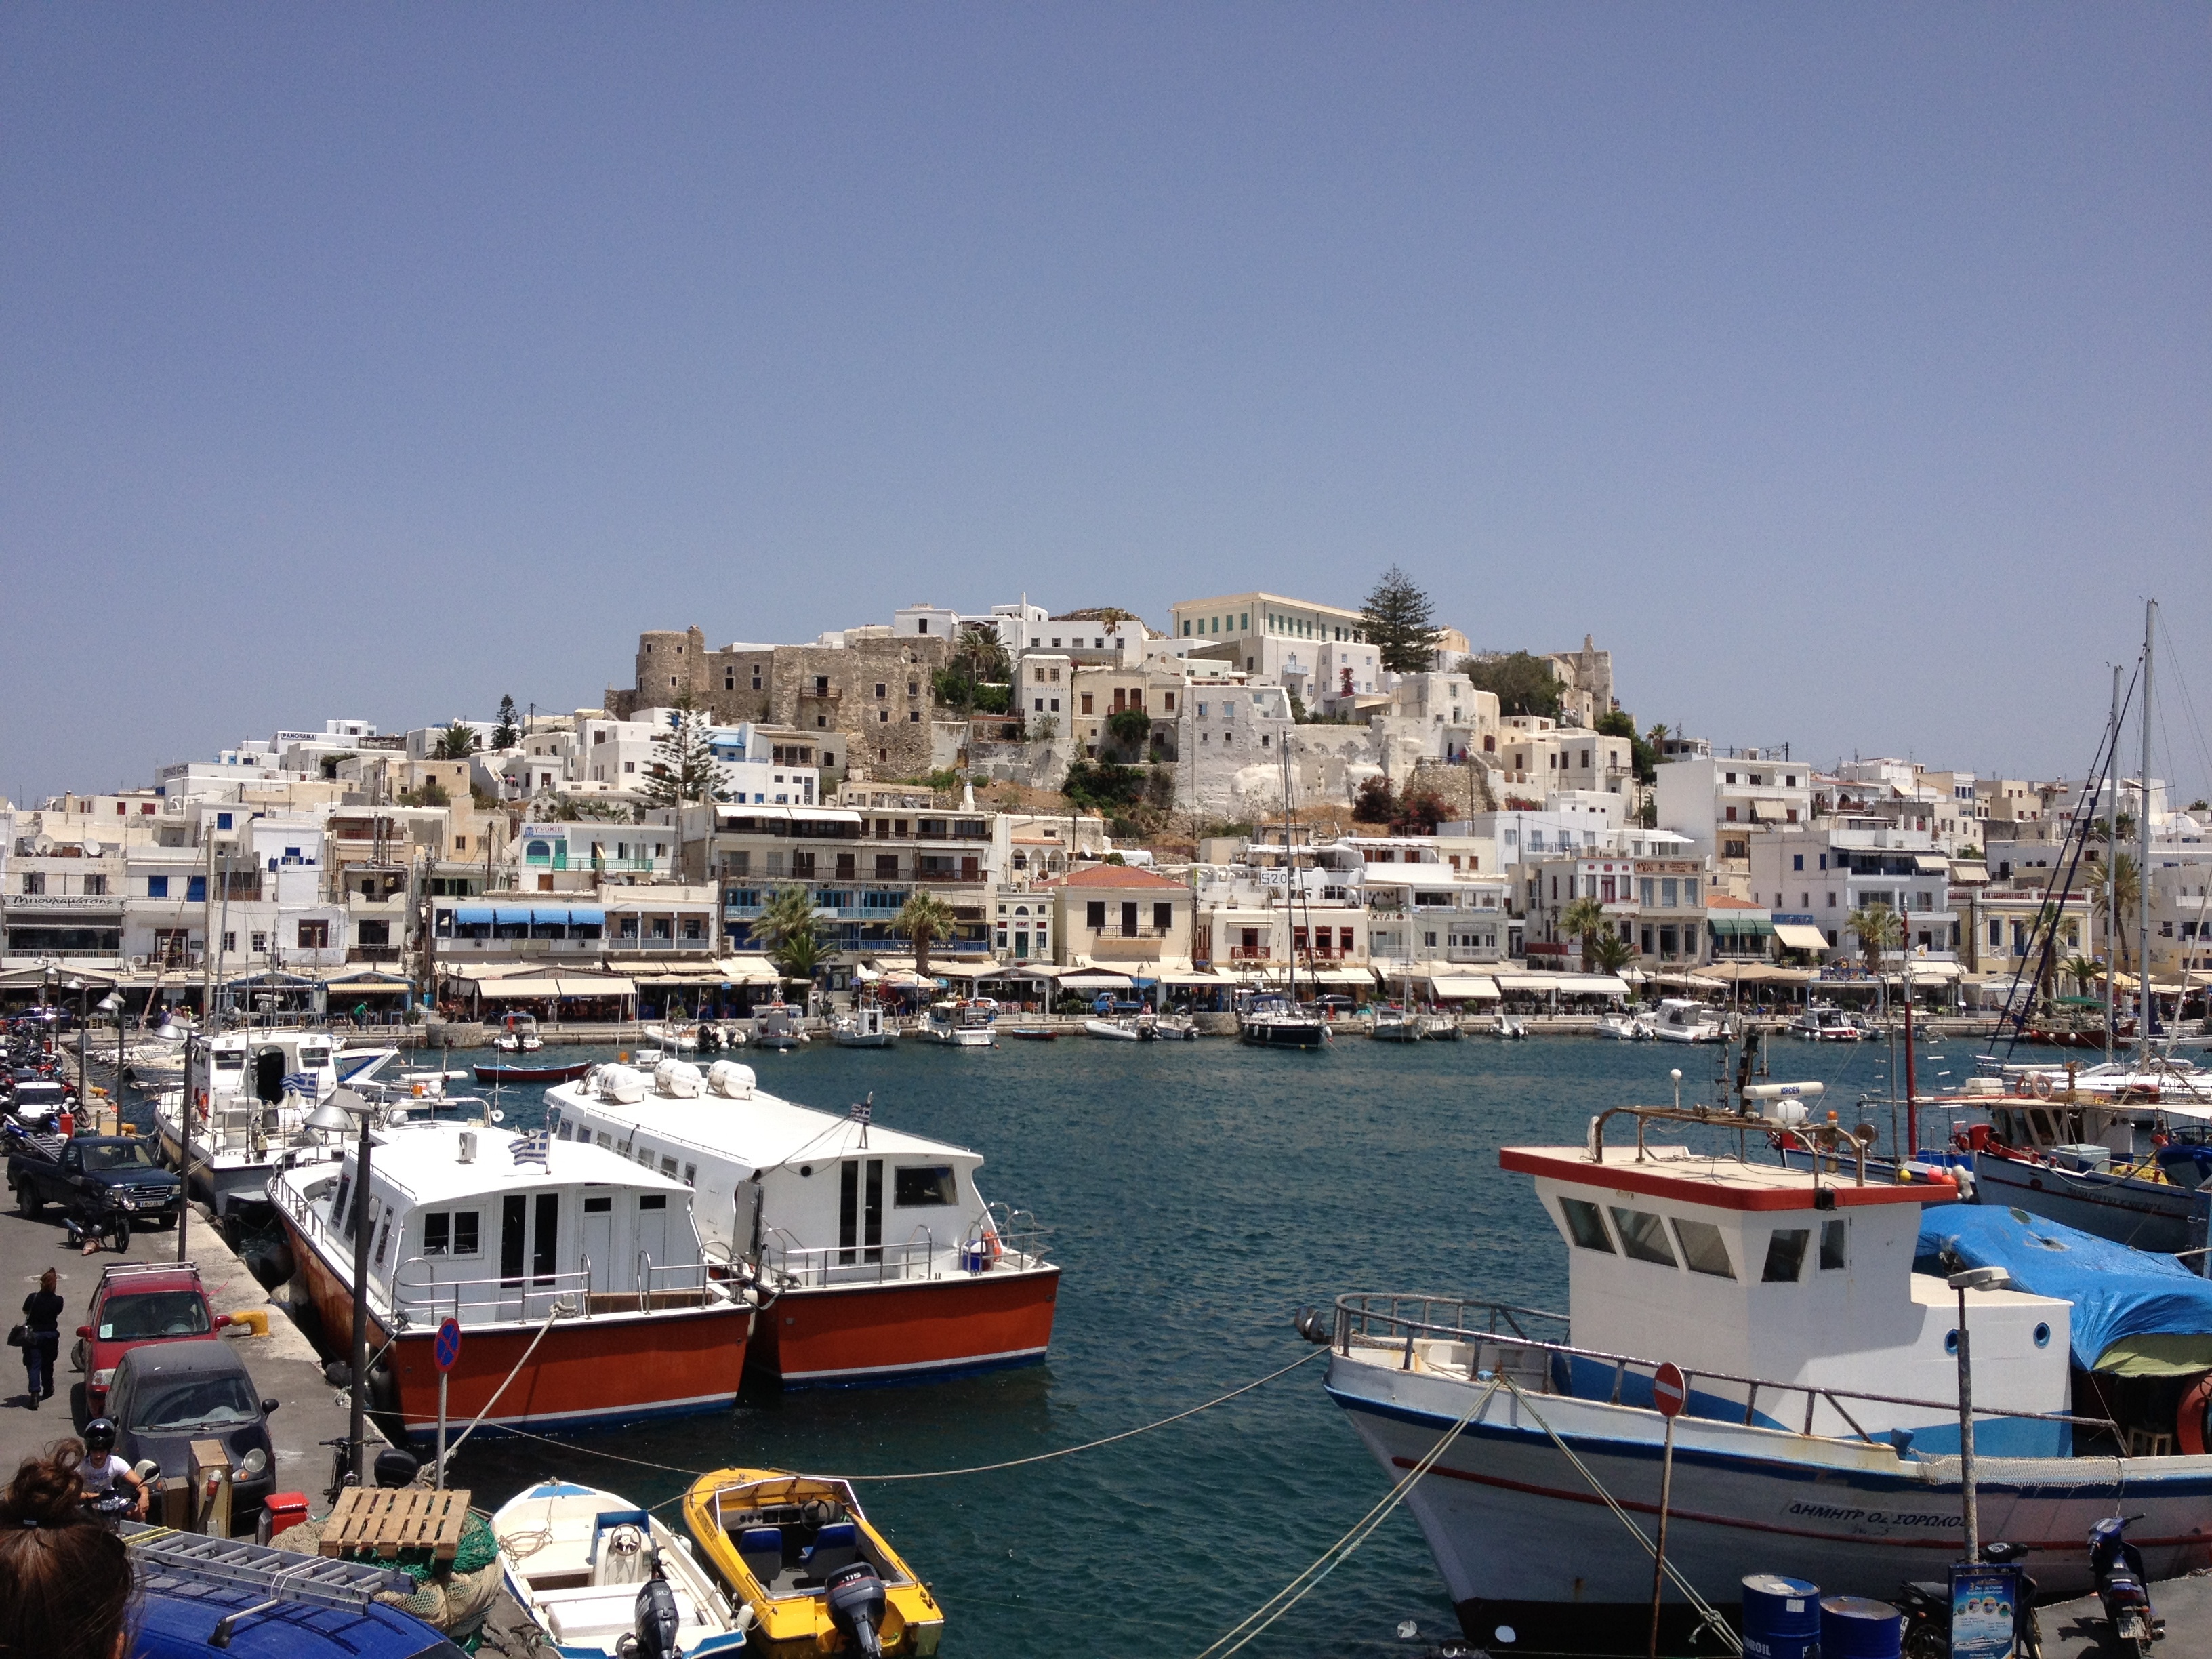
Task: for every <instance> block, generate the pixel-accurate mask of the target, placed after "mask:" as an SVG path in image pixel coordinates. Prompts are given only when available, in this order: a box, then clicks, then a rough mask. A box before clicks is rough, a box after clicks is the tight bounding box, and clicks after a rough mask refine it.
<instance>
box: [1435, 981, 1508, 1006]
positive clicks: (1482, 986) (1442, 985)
mask: <svg viewBox="0 0 2212 1659" xmlns="http://www.w3.org/2000/svg"><path fill="white" fill-rule="evenodd" d="M1429 993H1430V994H1431V995H1432V996H1434V997H1436V998H1437V999H1438V1000H1440V1001H1455V1000H1457V1001H1463V1000H1473V1001H1476V1002H1495V1001H1497V1000H1498V997H1499V994H1500V993H1499V991H1498V981H1495V980H1493V979H1492V978H1491V977H1490V975H1487V974H1431V975H1429Z"/></svg>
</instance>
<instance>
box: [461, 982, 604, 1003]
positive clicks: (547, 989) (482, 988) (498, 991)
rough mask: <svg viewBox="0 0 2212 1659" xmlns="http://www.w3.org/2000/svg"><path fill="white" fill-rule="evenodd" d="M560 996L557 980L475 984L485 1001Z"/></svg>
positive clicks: (593, 994)
mask: <svg viewBox="0 0 2212 1659" xmlns="http://www.w3.org/2000/svg"><path fill="white" fill-rule="evenodd" d="M560 994H561V981H559V980H557V979H487V980H480V981H477V996H478V997H480V998H484V999H487V1000H489V999H491V998H495V997H497V998H507V997H557V996H559V995H560ZM575 994H577V995H580V996H601V995H605V994H606V993H605V992H599V991H591V992H578V993H575Z"/></svg>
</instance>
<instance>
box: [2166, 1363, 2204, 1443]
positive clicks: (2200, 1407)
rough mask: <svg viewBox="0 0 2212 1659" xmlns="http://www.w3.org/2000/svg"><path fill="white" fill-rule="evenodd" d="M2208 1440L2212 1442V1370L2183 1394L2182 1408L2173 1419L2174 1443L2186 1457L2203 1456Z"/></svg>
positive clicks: (2199, 1378)
mask: <svg viewBox="0 0 2212 1659" xmlns="http://www.w3.org/2000/svg"><path fill="white" fill-rule="evenodd" d="M2208 1442H2212V1371H2208V1372H2207V1373H2206V1374H2205V1375H2204V1376H2200V1377H2198V1378H2197V1382H2196V1384H2195V1385H2194V1386H2193V1387H2192V1388H2191V1389H2190V1390H2189V1392H2188V1393H2186V1394H2185V1395H2182V1396H2181V1408H2180V1409H2179V1411H2178V1412H2176V1413H2174V1419H2173V1443H2174V1444H2175V1446H2176V1447H2177V1448H2178V1449H2179V1450H2180V1452H2181V1455H2183V1456H2184V1457H2202V1456H2203V1455H2204V1451H2205V1447H2206V1445H2207V1443H2208Z"/></svg>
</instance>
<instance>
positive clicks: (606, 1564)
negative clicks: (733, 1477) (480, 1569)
mask: <svg viewBox="0 0 2212 1659" xmlns="http://www.w3.org/2000/svg"><path fill="white" fill-rule="evenodd" d="M491 1530H492V1536H493V1537H495V1538H496V1539H497V1540H498V1541H499V1558H500V1571H501V1574H502V1575H503V1576H504V1577H505V1578H506V1580H507V1593H508V1594H509V1595H513V1597H514V1599H515V1601H516V1603H517V1605H519V1606H520V1607H521V1608H522V1610H523V1612H524V1613H527V1614H528V1615H529V1616H530V1620H531V1622H532V1624H534V1625H536V1626H538V1629H539V1630H540V1631H542V1632H544V1634H545V1637H546V1638H547V1639H548V1641H549V1642H550V1644H551V1647H552V1650H553V1651H554V1652H556V1653H557V1654H560V1655H562V1656H564V1659H567V1656H583V1655H604V1656H605V1659H614V1656H616V1655H617V1654H618V1653H621V1652H623V1651H624V1647H623V1643H624V1640H625V1638H633V1637H635V1636H636V1635H637V1634H638V1630H637V1619H638V1611H639V1609H638V1598H639V1595H640V1593H641V1591H642V1590H643V1589H645V1586H646V1585H647V1583H648V1582H650V1581H651V1580H652V1579H653V1578H655V1577H658V1578H659V1579H661V1580H662V1581H663V1582H665V1583H666V1584H667V1586H668V1588H669V1590H670V1591H671V1594H672V1595H674V1597H675V1601H676V1613H677V1626H676V1645H677V1648H678V1651H680V1652H682V1653H683V1654H684V1655H686V1656H687V1659H692V1656H699V1659H704V1656H711V1655H715V1654H736V1653H741V1652H743V1651H744V1645H745V1637H744V1632H745V1631H746V1629H747V1628H748V1627H750V1625H751V1624H752V1622H753V1620H752V1617H751V1609H750V1608H748V1607H740V1608H737V1609H733V1608H732V1606H731V1604H730V1601H729V1598H728V1597H727V1596H726V1595H723V1593H722V1592H721V1590H720V1589H718V1588H716V1586H715V1584H714V1580H713V1579H712V1578H711V1577H708V1573H707V1571H706V1569H705V1568H703V1567H702V1566H701V1565H699V1563H698V1562H697V1561H696V1559H693V1557H692V1553H691V1548H690V1540H689V1539H687V1538H684V1537H683V1536H681V1535H680V1534H677V1533H674V1532H671V1531H670V1530H669V1528H666V1527H665V1526H663V1525H662V1524H661V1522H660V1521H659V1518H658V1517H657V1516H654V1515H653V1513H652V1511H651V1510H641V1509H639V1508H638V1507H637V1506H636V1505H635V1504H632V1503H630V1502H629V1500H628V1499H627V1498H617V1497H616V1496H615V1495H614V1494H613V1493H612V1492H599V1491H597V1490H595V1489H594V1488H592V1487H590V1486H576V1485H574V1484H573V1483H572V1482H569V1481H566V1480H541V1481H539V1482H538V1484H537V1485H535V1486H529V1487H526V1488H525V1489H524V1490H523V1491H521V1492H517V1493H516V1494H515V1495H514V1496H513V1497H512V1498H508V1499H507V1502H506V1503H504V1504H501V1505H500V1507H499V1510H498V1511H497V1512H496V1513H495V1514H494V1515H493V1516H492V1518H491Z"/></svg>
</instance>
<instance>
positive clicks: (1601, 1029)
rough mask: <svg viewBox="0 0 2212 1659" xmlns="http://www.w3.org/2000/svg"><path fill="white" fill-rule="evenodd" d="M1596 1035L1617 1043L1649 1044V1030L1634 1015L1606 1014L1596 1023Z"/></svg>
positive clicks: (1648, 1027) (1647, 1026)
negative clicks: (1611, 1039) (1609, 1038)
mask: <svg viewBox="0 0 2212 1659" xmlns="http://www.w3.org/2000/svg"><path fill="white" fill-rule="evenodd" d="M1597 1034H1598V1035H1599V1036H1601V1037H1611V1038H1613V1040H1614V1041H1615V1042H1650V1041H1651V1028H1650V1026H1649V1025H1646V1024H1644V1022H1643V1021H1642V1020H1640V1019H1638V1018H1637V1017H1636V1016H1635V1015H1634V1014H1607V1016H1606V1017H1605V1018H1603V1019H1601V1020H1600V1021H1598V1023H1597Z"/></svg>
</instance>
